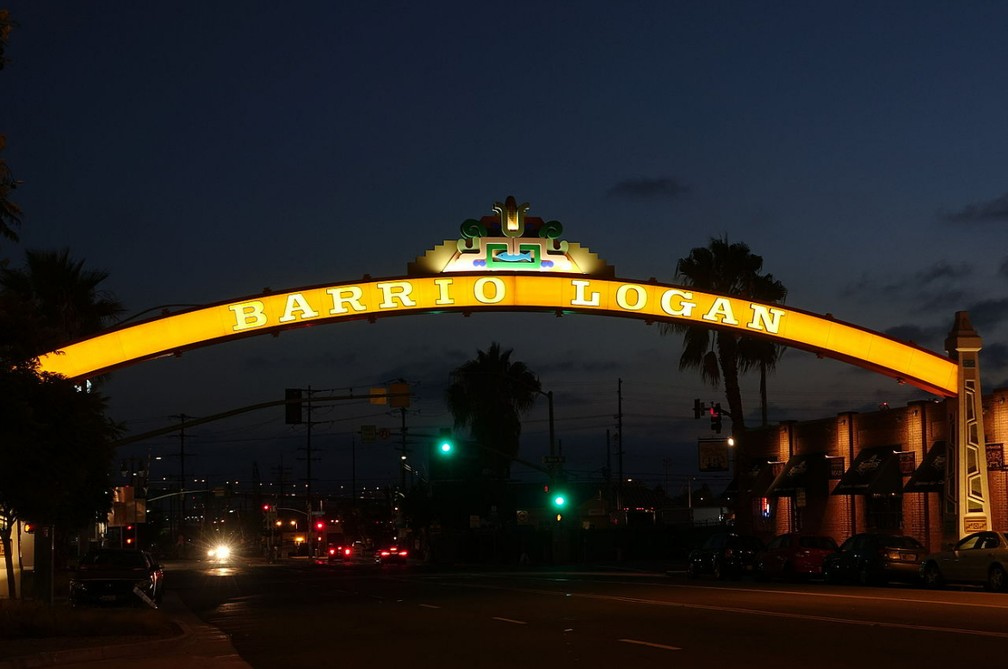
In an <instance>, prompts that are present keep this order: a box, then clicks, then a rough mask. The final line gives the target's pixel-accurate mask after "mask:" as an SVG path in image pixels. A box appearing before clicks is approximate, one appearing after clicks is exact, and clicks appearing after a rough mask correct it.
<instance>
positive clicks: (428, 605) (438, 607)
mask: <svg viewBox="0 0 1008 669" xmlns="http://www.w3.org/2000/svg"><path fill="white" fill-rule="evenodd" d="M420 607H421V608H424V609H440V608H441V607H440V606H434V605H433V604H420Z"/></svg>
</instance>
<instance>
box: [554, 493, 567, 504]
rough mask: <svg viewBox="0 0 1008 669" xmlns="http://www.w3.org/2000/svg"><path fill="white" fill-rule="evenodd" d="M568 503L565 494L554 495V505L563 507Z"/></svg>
mask: <svg viewBox="0 0 1008 669" xmlns="http://www.w3.org/2000/svg"><path fill="white" fill-rule="evenodd" d="M565 504H567V498H566V497H564V496H563V495H556V496H555V497H553V506H556V507H561V506H564V505H565Z"/></svg>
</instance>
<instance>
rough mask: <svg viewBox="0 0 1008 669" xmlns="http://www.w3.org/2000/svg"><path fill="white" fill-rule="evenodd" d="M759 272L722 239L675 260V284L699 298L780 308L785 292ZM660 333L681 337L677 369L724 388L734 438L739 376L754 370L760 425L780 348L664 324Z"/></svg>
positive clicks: (745, 252) (750, 257)
mask: <svg viewBox="0 0 1008 669" xmlns="http://www.w3.org/2000/svg"><path fill="white" fill-rule="evenodd" d="M762 269H763V258H762V257H761V256H758V255H755V254H753V253H752V252H751V251H750V250H749V247H748V246H747V245H746V244H744V243H741V242H736V243H734V244H729V243H728V240H727V239H726V238H725V239H711V241H710V244H709V245H708V246H706V247H697V248H694V249H693V250H692V251H690V253H689V255H688V256H687V257H685V258H680V259H679V262H678V263H677V264H676V279H677V280H678V281H680V282H681V283H682V284H683V285H685V286H688V287H691V288H695V289H697V290H702V291H704V292H711V293H718V294H721V295H731V296H734V297H742V298H746V299H750V300H753V301H757V302H764V303H775V302H782V301H783V300H784V298H785V297H786V296H787V289H786V288H785V287H784V285H783V284H781V282H780V281H777V280H776V279H774V278H773V275H772V274H762V273H761V271H762ZM661 332H662V334H670V333H682V334H683V352H682V355H681V356H680V357H679V369H693V368H698V369H699V370H700V375H701V377H702V378H703V379H704V380H705V381H708V382H709V383H711V385H714V386H717V385H718V384H719V383H721V382H722V381H723V382H724V390H725V399H726V400H727V401H728V412H729V415H730V417H731V420H732V431H733V433H735V434H741V433H742V432H743V431H744V430H745V417H744V412H743V407H742V392H741V390H740V387H739V375H740V374H742V373H746V372H748V371H751V370H753V369H759V370H760V372H761V379H760V381H761V386H760V392H761V399H762V402H763V406H764V409H763V413H764V422H765V415H766V408H765V407H766V374H767V373H769V372H771V371H772V370H773V369H774V367H775V365H776V363H777V360H779V359H780V356H781V353H782V348H781V347H779V346H778V345H776V344H774V343H773V342H770V341H769V340H765V339H759V338H756V337H751V336H745V335H740V334H738V333H736V332H734V331H731V330H727V329H714V330H712V329H709V328H706V327H703V326H699V325H694V324H689V325H687V324H679V323H667V324H663V325H662V328H661Z"/></svg>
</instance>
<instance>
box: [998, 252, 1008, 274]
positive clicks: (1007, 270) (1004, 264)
mask: <svg viewBox="0 0 1008 669" xmlns="http://www.w3.org/2000/svg"><path fill="white" fill-rule="evenodd" d="M998 274H1000V275H1001V276H1003V277H1004V278H1006V279H1008V257H1005V259H1004V260H1002V261H1001V266H1000V267H998Z"/></svg>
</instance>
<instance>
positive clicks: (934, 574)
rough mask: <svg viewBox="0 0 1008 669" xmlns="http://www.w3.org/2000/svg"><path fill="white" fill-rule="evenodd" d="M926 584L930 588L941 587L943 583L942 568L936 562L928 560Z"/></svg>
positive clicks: (925, 573)
mask: <svg viewBox="0 0 1008 669" xmlns="http://www.w3.org/2000/svg"><path fill="white" fill-rule="evenodd" d="M924 585H925V586H926V587H928V588H940V587H941V585H942V575H941V569H939V568H938V565H937V564H935V563H934V562H928V563H927V565H926V566H925V567H924Z"/></svg>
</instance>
